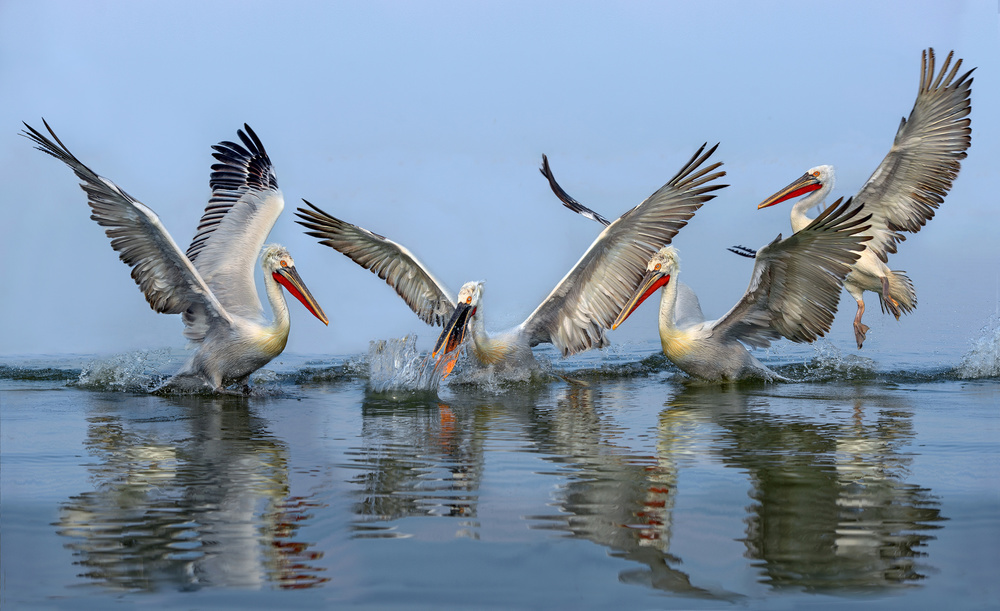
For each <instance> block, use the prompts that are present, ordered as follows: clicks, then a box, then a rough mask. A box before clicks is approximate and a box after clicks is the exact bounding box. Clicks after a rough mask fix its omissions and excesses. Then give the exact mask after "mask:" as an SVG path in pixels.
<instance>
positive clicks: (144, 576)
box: [56, 397, 326, 590]
mask: <svg viewBox="0 0 1000 611" xmlns="http://www.w3.org/2000/svg"><path fill="white" fill-rule="evenodd" d="M149 401H150V402H158V403H157V404H156V407H157V408H158V409H157V410H156V411H155V413H156V414H157V417H156V418H149V417H145V416H146V414H148V413H150V410H149V409H148V407H149V406H142V407H145V408H147V409H145V410H144V412H143V416H144V417H143V418H138V417H135V415H134V414H123V413H121V409H119V408H120V405H123V404H124V403H117V402H116V400H115V399H111V400H110V402H109V405H108V408H107V409H103V410H100V413H95V414H94V415H93V416H91V417H90V418H89V419H88V420H89V423H90V426H89V429H88V439H87V442H86V446H87V449H88V451H89V452H90V453H91V454H92V455H94V456H95V457H97V459H98V462H96V463H94V464H92V465H91V466H90V467H89V469H90V472H91V474H92V478H93V480H94V482H95V486H94V490H91V491H87V492H83V493H81V494H79V495H76V496H73V497H71V498H70V499H69V500H68V501H66V502H65V503H63V505H62V506H61V508H60V517H59V521H58V523H57V524H56V526H58V529H59V530H58V532H59V534H61V535H63V536H65V537H69V538H71V539H73V541H72V542H71V543H69V544H67V546H68V547H69V548H70V549H72V550H73V551H74V556H75V557H76V563H77V564H79V565H80V566H82V567H84V573H83V574H82V576H85V577H88V578H90V579H92V580H94V581H95V582H96V583H99V584H102V585H104V586H108V587H112V588H116V589H125V590H156V589H158V588H159V587H161V586H162V585H164V584H170V585H173V586H179V587H181V588H184V589H196V588H200V587H205V586H230V587H250V588H258V587H261V586H263V585H265V584H266V583H272V584H275V585H277V586H278V587H283V588H302V587H311V586H314V585H316V584H319V583H322V582H324V581H326V579H325V578H322V577H320V576H319V574H318V572H319V571H322V569H321V568H318V567H316V566H313V565H312V562H313V561H315V560H318V559H319V558H320V556H321V553H319V552H313V551H311V550H310V547H311V545H310V544H308V543H303V542H300V541H296V540H295V536H296V533H297V531H298V529H299V528H300V526H301V525H302V524H303V523H304V522H305V521H306V520H308V519H309V518H310V517H311V514H312V511H314V510H315V508H316V505H315V503H313V502H312V501H311V500H310V499H308V498H302V497H295V496H291V495H290V493H289V485H288V475H287V454H288V450H287V447H286V446H285V444H284V443H283V442H282V441H281V440H279V439H276V438H275V437H273V436H272V435H271V434H270V433H269V432H268V431H267V424H266V422H265V421H263V420H262V419H260V418H258V417H256V416H254V415H253V414H252V411H251V410H249V409H248V408H247V405H246V402H245V399H242V398H238V397H213V398H203V397H174V398H169V399H167V398H163V399H159V398H150V399H149ZM140 409H141V408H140Z"/></svg>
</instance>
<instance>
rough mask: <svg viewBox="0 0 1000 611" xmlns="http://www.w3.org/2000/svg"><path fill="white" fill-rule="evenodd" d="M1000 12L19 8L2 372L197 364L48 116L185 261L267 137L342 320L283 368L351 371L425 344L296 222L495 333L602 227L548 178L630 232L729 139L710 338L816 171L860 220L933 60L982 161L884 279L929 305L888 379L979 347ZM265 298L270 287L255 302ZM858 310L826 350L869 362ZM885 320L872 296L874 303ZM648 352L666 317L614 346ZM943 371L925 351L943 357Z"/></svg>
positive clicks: (900, 8)
mask: <svg viewBox="0 0 1000 611" xmlns="http://www.w3.org/2000/svg"><path fill="white" fill-rule="evenodd" d="M998 40H1000V38H998V20H997V2H996V1H995V0H988V1H986V0H984V1H971V2H958V1H949V2H941V1H932V2H926V1H924V2H921V1H917V2H914V1H906V2H874V3H873V2H867V1H866V2H835V3H834V2H798V1H797V2H697V3H693V2H628V3H618V2H616V3H604V2H579V1H573V2H537V1H531V2H511V1H504V2H406V3H404V2H351V3H343V2H338V3H320V2H288V3H281V4H280V7H279V5H278V4H277V3H273V2H204V1H198V2H185V1H179V2H159V3H152V2H95V1H88V2H70V1H65V2H45V1H31V2H26V1H5V2H3V3H0V84H2V93H0V119H2V121H0V167H2V168H3V178H4V180H3V183H4V196H3V201H2V203H0V205H2V209H3V221H2V225H0V255H2V260H3V268H4V282H3V288H2V289H0V321H2V322H0V354H8V355H12V354H39V353H66V352H73V353H111V352H124V351H128V350H135V349H142V348H159V347H165V346H170V347H181V346H183V345H184V341H183V339H182V337H181V334H180V331H181V328H182V325H181V322H180V320H179V317H176V316H162V315H156V314H154V313H153V312H152V311H151V310H149V308H148V307H147V305H146V303H145V301H144V300H143V298H142V296H141V295H140V293H139V291H138V289H137V287H136V286H135V285H134V283H133V282H132V280H131V278H130V277H129V275H128V270H127V268H126V267H125V266H124V265H123V264H121V263H120V262H119V261H118V260H117V254H116V253H115V252H113V251H112V249H111V248H110V246H109V244H108V239H107V238H106V237H105V236H104V235H103V231H102V229H101V228H99V227H98V226H97V225H96V224H95V223H94V222H92V221H90V220H89V214H90V212H89V209H88V207H87V205H86V200H85V196H84V194H83V192H82V191H81V190H80V189H79V187H78V186H77V181H76V179H75V177H74V176H73V175H72V173H71V172H70V171H69V170H68V169H67V168H65V167H63V166H62V165H61V164H59V163H58V162H56V161H54V160H53V159H51V158H48V157H47V156H45V155H43V154H41V153H38V152H37V151H34V150H33V149H32V148H31V146H30V145H29V143H28V141H27V140H25V139H24V138H22V137H20V136H18V135H17V132H18V131H19V130H20V128H21V124H20V121H22V120H24V121H27V122H29V123H31V124H32V125H35V126H37V127H41V120H40V117H45V118H46V119H47V120H48V121H49V122H50V124H51V125H52V126H53V128H54V129H55V130H56V132H57V133H58V134H59V136H60V137H61V138H62V139H63V141H64V142H65V143H66V145H67V146H68V147H69V148H70V150H72V151H73V152H74V153H75V154H76V155H77V156H78V157H79V158H80V159H81V160H82V161H83V162H84V163H86V164H88V165H89V166H90V167H92V168H93V169H94V170H95V171H97V172H98V173H99V174H102V175H103V176H106V177H108V178H111V179H112V180H114V181H115V182H117V183H118V184H119V185H120V186H122V187H123V188H124V189H125V190H126V191H128V192H129V193H130V194H132V195H134V196H135V197H137V198H139V199H140V200H141V201H143V202H144V203H146V204H147V205H149V206H150V207H152V208H153V209H154V210H156V211H157V212H158V213H159V215H160V216H161V218H162V219H163V222H164V224H165V225H166V226H167V228H168V229H169V230H170V231H171V232H172V234H173V236H174V238H175V239H176V240H177V242H178V243H180V244H181V245H182V247H186V245H187V244H188V242H189V241H190V239H191V236H192V235H193V233H194V228H195V224H196V223H197V220H198V218H199V217H200V215H201V212H202V209H203V207H204V205H205V202H206V199H207V196H208V193H209V190H208V173H209V165H210V163H211V157H210V149H209V146H210V145H211V144H214V143H215V142H218V141H219V140H223V139H233V138H235V132H236V129H237V128H239V127H241V126H242V124H243V122H248V123H249V124H250V125H251V126H252V127H253V128H254V129H255V130H256V131H257V133H258V134H259V136H260V137H261V139H262V140H263V142H264V145H265V146H266V148H267V150H268V152H269V154H270V156H271V159H272V160H273V162H274V164H275V166H276V168H277V172H278V179H279V183H280V185H281V187H282V189H283V191H284V194H285V200H286V209H285V210H286V211H285V214H284V215H283V216H282V218H281V219H280V220H279V221H278V223H277V225H276V226H275V228H274V230H273V232H272V234H271V239H272V240H273V241H278V242H281V243H284V244H285V245H286V246H288V247H289V248H290V249H291V251H292V254H293V256H294V257H295V259H296V262H297V265H298V267H299V270H300V272H301V274H302V276H303V278H304V279H305V280H306V282H307V283H308V284H309V286H310V288H311V289H312V291H313V293H314V294H315V295H316V297H317V298H318V299H319V301H320V302H321V304H322V305H323V307H324V308H325V310H326V312H327V314H328V315H329V316H330V319H331V324H330V327H329V328H324V327H323V326H322V325H321V324H320V323H319V322H317V321H316V320H315V319H313V318H312V317H311V316H309V315H308V313H307V312H306V311H305V309H304V308H302V307H301V306H300V305H299V304H297V303H292V304H291V308H292V316H293V328H292V333H291V338H290V341H289V345H288V350H291V351H294V352H299V353H323V354H351V353H357V352H360V351H364V350H365V349H366V348H367V345H368V341H369V340H370V339H374V338H379V337H383V338H384V337H398V336H401V335H404V334H406V333H408V332H417V333H418V334H419V335H420V337H421V342H430V341H432V340H433V337H434V336H435V335H436V332H435V331H433V330H431V329H429V328H428V327H426V326H424V325H423V323H421V322H420V321H419V320H418V319H417V318H416V317H415V316H414V315H413V314H412V313H411V312H410V311H409V309H408V308H406V306H405V305H404V304H403V302H402V301H401V300H400V299H398V298H397V297H396V296H395V294H394V293H393V292H392V291H390V289H388V288H387V287H386V286H385V285H384V284H383V283H382V282H381V281H380V280H378V279H377V278H375V277H374V276H373V275H371V274H370V273H368V272H366V271H364V270H362V269H361V268H359V267H357V266H356V265H354V264H353V263H351V262H350V261H348V260H347V259H346V258H344V257H343V256H341V255H339V254H337V253H335V252H334V251H332V250H330V249H328V248H326V247H321V246H319V245H318V244H317V243H316V242H315V240H313V239H312V238H309V237H307V236H305V235H304V234H303V233H302V231H301V228H300V227H299V226H298V225H296V224H295V223H293V222H292V219H293V216H292V214H291V213H292V211H293V210H294V208H295V207H296V206H297V205H299V203H300V198H303V197H305V198H307V199H309V200H311V201H312V202H314V203H316V204H317V205H319V206H320V207H322V208H325V209H327V210H328V211H330V212H331V213H333V214H334V215H337V216H340V217H341V218H344V219H345V220H348V221H351V222H354V223H357V224H359V225H361V226H364V227H367V228H369V229H372V230H373V231H376V232H378V233H381V234H383V235H387V236H389V237H391V238H393V239H395V240H397V241H398V242H401V243H402V244H404V245H406V246H408V247H409V248H410V249H411V250H412V251H413V252H415V253H416V254H417V255H418V256H419V257H421V258H422V259H423V260H424V262H425V263H426V264H427V265H428V267H430V269H431V270H432V271H433V272H434V273H435V274H436V275H437V276H438V277H439V278H441V279H442V280H444V281H445V282H446V283H447V284H448V285H449V286H450V288H451V289H452V290H453V291H457V289H458V287H459V286H460V285H461V284H462V283H463V282H465V281H467V280H480V279H483V280H486V281H487V285H486V309H485V310H484V312H485V313H486V317H487V327H488V328H490V329H500V328H505V327H507V326H510V325H513V324H517V323H518V322H520V321H521V320H523V319H524V317H525V316H527V315H528V314H529V313H530V312H531V311H532V310H533V309H534V308H535V306H536V305H537V304H538V303H539V301H540V300H541V299H542V298H543V297H544V296H545V295H547V294H548V292H549V291H550V290H551V288H552V287H553V286H554V285H555V283H556V282H557V281H558V280H559V279H560V278H562V276H563V275H564V274H565V273H566V271H567V270H568V269H569V268H570V266H571V265H572V264H573V263H574V262H575V261H576V260H577V258H578V257H579V256H580V255H581V254H582V253H583V252H584V250H585V249H586V248H587V247H588V245H589V244H590V242H591V241H592V239H593V238H594V237H595V236H596V235H597V233H598V230H599V227H598V226H597V225H596V224H593V223H592V222H590V221H586V220H585V219H583V218H582V217H576V216H574V215H572V214H571V213H569V212H568V211H566V210H564V209H563V208H562V207H561V206H560V205H559V204H558V202H557V200H556V199H555V198H554V197H553V196H552V195H551V193H550V191H549V188H548V186H547V184H546V183H545V181H544V180H543V179H542V177H541V176H540V175H539V174H538V171H537V168H538V166H539V163H540V160H541V155H542V153H546V154H548V155H549V158H550V161H551V162H552V166H553V170H554V172H555V174H556V176H557V177H558V179H559V180H560V182H561V183H562V184H563V186H564V187H565V188H566V189H567V191H569V192H570V193H571V194H573V195H574V196H576V197H577V198H578V199H579V200H580V201H582V202H584V203H586V204H588V205H590V206H592V207H594V208H595V209H598V210H599V211H601V212H603V213H604V214H605V215H606V216H609V217H614V216H617V215H618V214H620V213H622V212H623V211H625V210H626V209H628V208H629V207H631V206H633V205H635V204H636V203H638V202H639V201H640V200H642V199H643V198H644V197H646V196H647V195H648V194H650V193H651V192H652V191H653V190H655V189H656V188H657V187H659V186H660V185H661V184H662V183H663V182H665V181H666V180H667V179H669V178H670V176H672V175H673V174H674V172H676V170H677V169H678V168H679V167H680V165H681V164H682V163H683V162H684V161H686V160H687V158H688V157H689V156H690V155H691V153H692V152H693V151H694V149H695V148H696V147H697V146H698V145H699V144H701V143H702V142H705V141H709V142H716V141H720V142H721V143H722V145H721V147H720V148H719V152H718V154H717V155H718V158H719V159H721V160H723V161H725V162H726V166H725V167H726V169H727V171H728V173H729V174H728V176H727V179H726V180H727V182H729V184H731V185H732V186H731V187H730V188H729V189H726V190H725V191H723V192H722V193H721V195H720V197H718V198H717V199H716V200H714V201H712V202H710V203H709V204H707V205H706V206H705V207H704V208H703V210H702V211H701V212H699V213H698V215H697V216H696V217H695V219H694V221H693V222H692V223H691V225H690V226H689V227H688V228H686V229H684V230H683V231H682V232H681V233H680V234H679V236H678V238H677V240H676V241H675V244H676V245H677V246H678V247H679V248H680V249H681V252H682V256H683V272H682V278H683V279H684V280H685V281H686V282H688V283H689V284H691V285H692V286H694V287H695V289H696V290H697V291H698V292H699V294H700V295H701V298H702V305H703V307H704V309H705V312H706V314H707V315H709V316H710V317H715V316H719V315H721V314H722V313H723V312H724V311H725V310H727V309H728V308H729V307H730V306H731V305H732V304H733V303H734V302H735V300H736V299H737V298H738V296H739V295H740V294H742V291H743V290H744V289H745V287H746V283H747V280H748V278H749V273H750V269H751V264H750V262H749V261H747V260H744V259H741V258H738V257H735V256H733V255H730V254H728V253H726V252H725V250H724V248H725V247H726V246H729V245H732V244H736V243H740V244H745V245H748V246H755V247H756V246H760V245H762V244H764V243H766V242H767V241H769V240H771V239H772V238H773V237H774V236H775V235H776V234H777V233H778V232H784V233H786V234H787V232H788V207H787V206H779V207H777V208H776V209H770V210H767V211H761V212H758V211H757V210H756V205H757V203H758V202H759V201H760V200H761V199H762V198H764V197H765V196H767V195H769V194H770V193H771V192H773V191H774V190H776V189H778V188H780V187H782V186H784V185H786V184H787V183H788V182H790V181H791V180H792V179H793V178H796V177H798V176H799V175H801V174H802V172H804V171H805V170H806V169H807V168H809V167H810V166H813V165H817V164H820V163H830V164H834V165H835V166H836V167H837V170H838V184H837V187H836V188H835V191H834V196H840V195H851V194H853V193H854V192H855V191H856V190H857V188H858V187H860V185H861V184H862V183H863V182H864V180H865V179H866V178H867V177H868V176H869V175H870V173H871V172H872V171H873V170H874V169H875V167H876V166H877V164H878V163H879V161H880V160H881V158H882V157H883V156H884V155H885V153H886V152H887V151H888V148H889V146H890V144H891V142H892V137H893V135H894V134H895V130H896V127H897V125H898V122H899V119H900V117H901V116H904V115H907V114H908V113H909V111H910V108H911V107H912V104H913V99H914V96H915V94H916V90H917V80H918V75H919V68H920V52H921V50H922V49H924V48H926V47H927V46H933V47H934V48H935V49H936V50H937V51H938V55H939V59H943V58H944V56H945V55H946V53H947V52H948V51H949V50H951V49H954V50H955V51H956V53H957V55H958V56H959V57H962V58H964V59H965V60H966V66H967V67H973V66H978V71H977V72H976V74H975V83H974V86H973V94H972V99H973V113H972V122H973V123H972V124H973V145H972V148H971V149H970V151H969V158H968V159H967V160H966V162H965V163H964V164H963V167H962V172H961V175H960V176H959V178H958V180H957V182H956V183H955V187H954V189H953V190H952V192H951V194H950V195H949V196H948V198H947V200H946V201H945V204H944V205H943V206H942V208H941V209H940V211H939V214H938V217H937V218H935V219H934V220H933V221H931V223H930V224H929V225H928V226H927V227H926V228H925V229H924V231H923V232H921V233H920V234H918V235H916V236H914V237H912V238H911V239H910V240H909V241H907V242H906V243H904V244H903V245H902V247H901V249H900V253H899V254H898V255H897V256H895V257H893V258H892V259H891V260H890V264H891V265H892V266H893V267H894V268H896V269H904V270H907V271H908V273H909V274H910V276H911V277H912V278H913V280H914V282H915V284H916V286H917V290H918V295H919V299H920V306H919V308H918V310H917V312H916V313H915V314H914V315H911V316H909V317H907V318H904V319H903V320H902V321H901V322H900V323H896V322H895V321H894V320H892V318H891V317H887V316H882V315H881V314H880V313H878V307H877V303H876V302H875V301H874V300H873V301H872V307H870V308H869V315H868V316H869V319H868V322H869V323H870V324H872V328H873V333H872V335H871V340H870V341H869V343H868V344H867V345H866V351H867V353H868V354H869V355H871V356H875V357H878V355H880V354H891V353H892V352H893V351H895V350H898V349H899V347H900V346H904V345H908V346H911V347H913V346H920V345H921V344H922V343H923V342H925V341H926V338H928V337H931V336H933V337H937V338H940V337H946V338H950V341H952V342H953V346H962V345H964V344H966V343H967V342H968V341H970V340H971V339H973V338H974V337H976V336H977V335H978V333H979V331H978V330H979V329H980V327H982V326H983V325H984V324H986V322H987V320H988V318H989V316H990V315H992V314H993V313H994V312H995V311H996V308H997V294H998V291H1000V288H998V287H1000V272H998V269H997V263H998V261H1000V245H998V244H997V239H996V233H997V226H998V222H997V221H998V213H997V206H998V201H997V199H998V198H997V195H996V181H997V178H998V177H1000V174H998V172H997V169H996V163H997V160H998V159H1000V150H998V142H1000V126H998V113H997V109H998V108H1000V86H998V82H1000V44H998ZM258 281H259V280H258ZM844 298H845V299H846V300H847V301H846V302H842V303H843V310H842V312H841V314H840V316H839V317H838V319H837V321H836V322H835V323H834V328H833V331H832V333H831V336H832V338H833V340H834V342H835V343H837V344H838V345H842V346H843V347H844V348H845V349H850V348H851V339H852V334H851V332H850V318H851V317H852V316H853V313H854V308H855V306H854V303H853V301H850V298H849V297H848V296H847V295H846V293H845V294H844ZM873 298H874V296H873ZM611 337H612V339H613V341H615V342H616V343H619V344H621V343H628V342H632V341H645V340H647V339H650V338H652V337H655V307H649V306H647V307H645V308H643V309H642V310H640V311H639V312H638V313H637V314H636V315H635V316H634V317H633V319H632V320H631V321H630V323H629V324H628V325H626V326H625V327H623V328H622V329H620V330H619V331H616V332H614V333H612V336H611ZM928 349H933V348H928Z"/></svg>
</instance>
